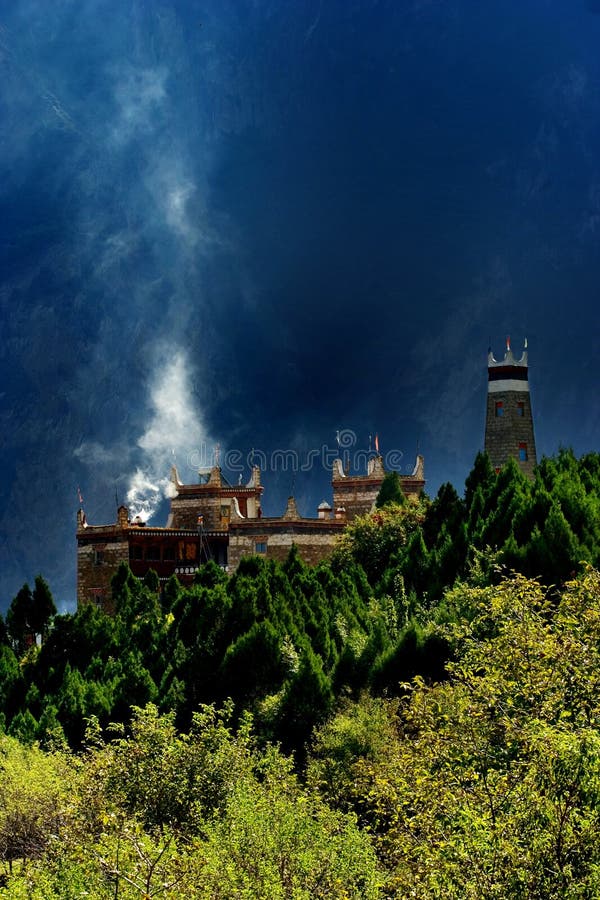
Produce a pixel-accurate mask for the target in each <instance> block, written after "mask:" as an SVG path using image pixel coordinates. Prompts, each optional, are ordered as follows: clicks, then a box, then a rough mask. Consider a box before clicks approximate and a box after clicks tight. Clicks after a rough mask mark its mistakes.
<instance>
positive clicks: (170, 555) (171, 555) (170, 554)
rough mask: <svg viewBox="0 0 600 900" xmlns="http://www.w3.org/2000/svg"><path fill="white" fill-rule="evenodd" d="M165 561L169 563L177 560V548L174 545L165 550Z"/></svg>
mask: <svg viewBox="0 0 600 900" xmlns="http://www.w3.org/2000/svg"><path fill="white" fill-rule="evenodd" d="M163 559H165V560H168V561H171V560H174V559H175V547H174V546H173V544H170V545H169V546H168V547H165V548H164V550H163Z"/></svg>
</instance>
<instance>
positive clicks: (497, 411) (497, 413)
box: [496, 400, 504, 418]
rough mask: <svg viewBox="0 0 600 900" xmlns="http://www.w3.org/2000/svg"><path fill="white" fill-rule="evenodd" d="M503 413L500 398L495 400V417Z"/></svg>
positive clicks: (502, 404)
mask: <svg viewBox="0 0 600 900" xmlns="http://www.w3.org/2000/svg"><path fill="white" fill-rule="evenodd" d="M503 415H504V403H503V402H502V400H496V418H498V417H499V416H503Z"/></svg>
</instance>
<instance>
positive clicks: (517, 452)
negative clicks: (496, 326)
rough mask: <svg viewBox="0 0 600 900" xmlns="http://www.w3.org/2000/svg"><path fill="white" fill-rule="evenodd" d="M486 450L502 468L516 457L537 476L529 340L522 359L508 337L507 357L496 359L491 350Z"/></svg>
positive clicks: (526, 471)
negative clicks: (528, 358)
mask: <svg viewBox="0 0 600 900" xmlns="http://www.w3.org/2000/svg"><path fill="white" fill-rule="evenodd" d="M485 449H486V450H487V452H488V454H489V457H490V459H491V461H492V466H493V467H494V468H495V469H496V471H498V470H499V469H500V467H501V466H503V465H504V463H505V462H507V460H508V459H509V457H511V456H512V457H514V459H516V460H517V462H518V464H519V466H520V468H521V470H522V471H523V472H524V473H525V474H526V475H527V476H528V477H529V478H532V477H533V468H534V466H535V465H536V463H537V459H536V454H535V438H534V435H533V416H532V413H531V399H530V395H529V380H528V372H527V340H525V347H524V350H523V353H522V355H521V358H520V359H518V360H517V359H515V357H514V356H513V352H512V350H511V347H510V338H507V340H506V352H505V354H504V359H501V360H496V359H494V355H493V353H492V350H491V347H490V349H489V351H488V396H487V415H486V420H485Z"/></svg>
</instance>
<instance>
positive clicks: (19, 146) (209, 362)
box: [0, 0, 600, 603]
mask: <svg viewBox="0 0 600 900" xmlns="http://www.w3.org/2000/svg"><path fill="white" fill-rule="evenodd" d="M595 5H596V4H595V3H594V4H591V3H590V2H589V0H588V8H589V10H590V11H596V10H595V9H592V7H594V6H595ZM592 26H593V20H592ZM597 38H598V35H596V34H595V32H594V29H593V27H590V19H589V17H588V18H586V19H585V24H584V20H583V19H582V20H581V21H579V20H578V19H577V17H576V16H573V15H571V13H570V11H569V9H568V8H567V7H566V6H564V4H558V3H546V2H544V3H542V2H541V0H540V2H537V0H536V2H535V3H533V4H531V6H527V5H523V4H517V3H511V4H508V5H507V4H506V3H500V2H499V0H498V2H494V3H491V4H485V5H482V4H474V3H472V2H470V0H449V2H437V0H414V2H411V3H402V4H399V3H397V2H392V0H355V2H352V3H349V2H347V0H333V2H327V3H325V2H321V0H310V2H307V3H302V4H282V3H281V2H279V0H261V2H259V3H250V2H248V3H245V2H243V3H240V2H237V0H236V2H233V0H231V2H223V0H221V2H219V3H217V2H209V3H208V4H207V3H202V4H200V3H196V2H194V0H186V2H185V3H183V2H181V3H180V2H174V3H171V4H169V5H160V6H159V5H157V4H144V3H141V2H139V0H130V2H127V3H125V4H118V3H108V4H99V3H97V2H96V0H83V2H80V3H64V4H48V3H42V2H35V0H19V2H17V3H14V4H12V5H11V7H10V9H8V8H3V10H2V13H1V15H0V69H1V75H2V77H1V79H0V116H1V117H2V121H3V124H4V134H5V135H6V136H7V137H5V139H4V140H3V141H2V143H1V145H0V184H1V188H0V223H1V224H0V263H1V271H2V283H1V285H0V326H1V341H0V374H1V380H0V404H1V406H0V428H1V434H2V442H1V443H0V466H1V472H2V480H1V482H0V503H1V506H0V589H1V591H2V598H3V602H4V603H6V601H7V600H9V599H10V597H11V595H12V594H13V593H14V592H15V590H16V589H17V588H18V586H19V585H20V583H22V581H23V580H24V579H25V578H29V579H30V580H31V579H32V578H33V576H34V575H35V574H36V573H37V571H40V570H41V571H43V572H44V573H45V574H46V575H47V577H48V578H49V579H50V580H51V582H52V583H53V585H54V587H55V590H56V592H57V594H58V598H59V600H64V601H68V602H71V601H72V599H73V596H74V540H73V527H74V513H75V506H76V488H77V485H78V484H79V485H81V487H82V490H83V493H84V497H85V500H86V506H87V508H88V515H89V518H90V519H91V520H92V521H106V520H108V519H111V518H112V517H113V516H114V495H115V487H116V489H117V492H118V494H119V496H120V498H121V499H123V498H124V497H125V496H126V494H127V491H128V490H129V489H130V488H131V487H132V480H135V483H136V484H137V485H138V487H139V485H140V484H143V483H145V484H151V485H154V486H158V489H159V490H160V485H161V479H163V478H164V475H165V469H166V468H168V464H169V462H170V461H171V459H172V454H173V451H175V454H176V460H177V463H178V465H179V466H180V468H181V469H182V470H183V471H182V474H183V475H184V476H187V477H188V478H193V477H194V473H193V463H194V462H195V461H196V460H197V455H198V452H199V449H200V448H199V447H198V446H197V445H198V444H200V445H204V446H205V448H206V453H207V454H208V455H210V453H211V452H212V447H213V446H214V443H215V442H216V441H220V442H221V443H222V445H223V447H228V448H236V447H237V448H239V449H240V450H241V451H242V452H243V453H244V455H246V454H247V452H248V450H250V448H251V447H253V446H254V447H255V448H260V449H262V450H263V451H264V452H270V451H271V450H273V449H277V448H290V447H291V448H297V449H298V451H299V452H302V453H304V452H306V450H307V449H310V448H312V447H319V446H320V445H321V444H322V443H324V442H325V443H327V442H331V441H333V436H334V434H335V431H336V429H338V428H343V427H349V428H353V429H354V430H355V431H356V433H357V436H358V437H357V440H359V441H360V442H362V444H364V446H366V445H367V442H368V435H369V433H374V431H375V430H377V431H379V432H380V435H381V436H382V440H385V445H386V446H387V448H396V449H398V450H399V451H401V452H402V453H403V454H404V456H403V460H404V461H405V462H404V463H403V465H404V466H405V467H409V466H411V465H412V462H413V458H414V452H415V449H416V446H417V442H419V446H420V448H421V450H422V451H423V452H424V453H425V456H426V460H427V474H428V478H429V486H430V489H431V490H435V489H436V487H437V485H438V484H439V483H440V482H441V481H443V480H445V479H447V478H450V479H452V480H454V481H455V482H456V484H457V486H459V487H460V483H461V481H462V479H463V478H464V475H465V473H466V471H467V470H468V467H469V465H470V462H471V460H472V457H473V455H474V453H475V451H476V450H477V449H478V448H479V446H480V445H481V441H482V430H483V408H484V399H485V398H484V392H485V371H484V366H485V351H486V349H487V342H488V336H489V335H491V336H492V338H493V340H494V341H496V342H497V343H498V344H500V342H501V341H502V339H503V337H504V335H505V334H506V333H509V332H510V333H512V334H513V335H514V337H515V339H516V340H520V339H522V337H524V336H525V335H527V336H528V337H529V339H530V359H531V365H532V372H531V377H532V388H533V391H534V412H535V413H536V416H537V426H538V444H539V446H540V448H541V449H542V451H545V452H553V451H554V450H555V449H556V447H557V446H558V445H559V444H560V443H572V444H573V445H574V447H575V449H576V450H577V451H583V450H586V449H591V448H593V447H594V446H597V441H598V403H597V398H596V393H595V383H594V378H593V373H594V372H595V371H596V370H597V358H596V357H594V353H597V350H596V349H595V348H596V346H597V343H596V344H594V343H593V341H592V337H591V336H592V335H593V334H594V333H595V332H597V326H598V319H597V313H596V312H595V310H596V308H597V296H596V294H597V291H596V285H597V280H598V279H597V276H598V271H597V269H598V257H597V247H598V229H599V222H600V215H599V212H598V210H599V208H600V206H599V201H598V195H599V188H598V185H599V183H600V172H599V171H598V167H597V163H596V160H597V159H598V155H599V154H598V150H599V149H600V147H599V145H600V115H599V113H600V108H599V101H600V90H599V87H600V62H599V60H598V56H597V52H596V48H597ZM169 435H171V436H172V438H173V441H172V442H173V443H175V444H176V445H177V446H173V447H171V446H170V443H171V441H170V439H169ZM138 473H139V474H138ZM327 480H328V476H327V473H326V472H324V471H323V470H322V469H321V468H319V467H316V468H314V469H313V471H311V472H310V473H306V474H300V473H299V474H298V475H297V476H296V477H295V479H294V478H292V475H291V474H290V473H289V472H275V473H271V475H270V476H269V475H267V476H266V478H265V481H266V482H267V486H268V495H267V498H266V504H267V508H270V510H269V511H272V512H279V511H280V509H281V508H282V506H283V501H284V499H285V496H286V495H287V492H288V491H289V490H290V487H291V486H292V481H293V483H294V490H296V492H297V493H298V495H299V496H300V497H301V498H302V502H303V508H304V509H305V510H306V511H307V512H308V511H309V510H310V509H311V508H312V507H313V506H314V505H315V504H316V502H318V500H320V499H321V495H322V494H323V493H325V492H326V491H327ZM157 496H158V495H157ZM161 511H164V504H163V505H162V507H161V508H160V510H159V517H160V514H161Z"/></svg>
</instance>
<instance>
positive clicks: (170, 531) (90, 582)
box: [77, 455, 425, 611]
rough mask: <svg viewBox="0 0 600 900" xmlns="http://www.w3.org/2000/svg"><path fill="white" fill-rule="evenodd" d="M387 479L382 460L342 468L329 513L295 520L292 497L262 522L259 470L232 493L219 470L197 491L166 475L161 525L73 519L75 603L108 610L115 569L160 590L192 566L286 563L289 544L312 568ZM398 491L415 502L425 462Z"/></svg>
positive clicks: (125, 516) (124, 517)
mask: <svg viewBox="0 0 600 900" xmlns="http://www.w3.org/2000/svg"><path fill="white" fill-rule="evenodd" d="M385 475H386V471H385V469H384V465H383V459H382V457H381V456H379V455H377V456H374V457H373V458H371V459H370V460H369V461H368V465H367V471H366V472H365V473H364V474H358V475H350V474H349V472H347V471H346V470H345V469H344V466H343V463H342V460H340V459H337V460H335V463H334V466H333V474H332V481H331V484H332V497H333V506H331V505H330V504H329V503H327V502H325V501H323V502H322V503H321V504H320V505H319V507H318V509H317V515H316V517H304V516H302V515H300V513H299V511H298V508H297V506H296V501H295V499H294V498H293V497H290V498H289V499H288V502H287V506H286V509H285V511H284V513H283V515H282V516H276V517H266V516H263V515H262V507H261V498H262V494H263V490H264V488H263V486H262V484H261V470H260V468H259V467H258V466H254V467H253V468H252V473H251V477H250V480H249V481H248V483H247V484H239V485H235V486H234V485H231V484H229V482H228V481H227V479H226V478H225V476H224V475H223V472H222V471H221V468H220V467H219V466H213V468H212V469H210V470H208V471H201V472H200V473H199V480H198V483H197V484H182V483H181V482H180V480H179V477H178V474H177V470H176V469H175V468H173V469H172V470H171V482H172V484H173V488H174V491H173V493H174V496H173V498H172V499H171V507H170V512H169V517H168V519H167V524H166V525H165V526H164V527H162V528H161V527H156V526H154V525H147V524H146V523H144V522H142V521H141V520H140V519H139V518H136V519H134V520H133V521H131V520H130V518H129V512H128V510H127V508H126V507H125V506H120V507H119V509H118V510H117V520H116V522H113V523H111V524H109V525H90V524H88V522H87V520H86V516H85V513H84V511H83V509H79V511H78V514H77V602H78V604H85V603H96V604H98V605H100V606H103V607H104V608H105V609H107V610H108V611H111V609H112V597H111V580H112V577H113V575H114V574H115V572H116V571H117V569H118V567H119V564H120V563H121V562H127V563H129V566H130V568H131V571H132V572H133V574H134V575H136V576H138V577H143V576H144V575H145V574H146V573H147V572H148V571H149V570H150V569H153V570H154V571H155V572H156V573H157V575H158V577H159V580H160V582H161V583H162V584H164V583H165V582H166V581H167V580H168V579H169V578H170V577H171V576H172V575H176V576H177V578H178V579H179V580H180V581H181V582H182V583H183V584H191V583H192V581H193V577H194V573H195V572H196V569H197V568H198V566H200V565H202V564H203V563H205V562H207V561H208V560H210V559H212V560H214V561H215V562H216V563H217V565H219V566H221V567H222V568H224V569H226V570H227V571H234V570H235V569H236V568H237V566H238V565H239V562H240V560H241V559H242V557H244V556H252V555H260V556H264V557H266V558H267V559H276V560H284V559H285V557H286V556H287V554H288V553H289V551H290V549H291V547H292V545H293V544H295V545H296V547H297V548H298V551H299V554H300V556H301V558H302V559H303V560H304V561H305V562H307V563H309V564H310V565H314V564H316V563H319V562H320V561H321V560H323V559H326V558H327V557H328V556H329V555H330V554H331V553H332V551H333V549H334V547H335V544H336V542H337V540H338V538H339V536H340V534H341V533H342V531H343V530H344V527H345V526H346V524H347V523H348V522H351V521H352V520H353V519H354V518H355V517H356V516H357V515H362V514H364V513H367V512H369V511H370V510H371V509H372V508H373V506H374V504H375V500H376V498H377V494H378V493H379V489H380V487H381V484H382V482H383V479H384V477H385ZM401 484H402V489H403V491H404V493H405V495H406V496H407V497H408V498H409V499H411V498H412V499H417V498H418V497H419V495H420V494H421V492H422V490H423V488H424V486H425V478H424V461H423V457H422V456H418V457H417V461H416V465H415V467H414V470H413V472H412V474H411V475H408V476H401Z"/></svg>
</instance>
